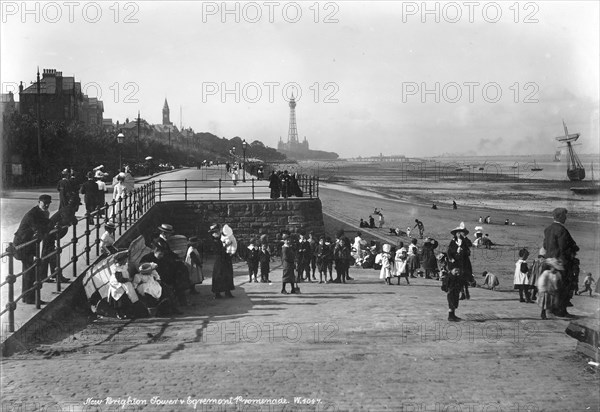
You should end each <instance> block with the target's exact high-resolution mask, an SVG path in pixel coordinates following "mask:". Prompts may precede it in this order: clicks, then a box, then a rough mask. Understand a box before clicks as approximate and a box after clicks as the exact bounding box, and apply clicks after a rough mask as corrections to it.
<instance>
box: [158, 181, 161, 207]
mask: <svg viewBox="0 0 600 412" xmlns="http://www.w3.org/2000/svg"><path fill="white" fill-rule="evenodd" d="M158 201H159V202H162V181H161V180H159V181H158Z"/></svg>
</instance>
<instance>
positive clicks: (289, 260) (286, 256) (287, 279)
mask: <svg viewBox="0 0 600 412" xmlns="http://www.w3.org/2000/svg"><path fill="white" fill-rule="evenodd" d="M295 258H296V253H295V252H294V249H293V248H292V247H291V246H285V245H284V246H283V247H282V248H281V263H282V265H283V277H282V278H281V281H282V282H283V283H295V282H296V276H295V275H294V269H295V265H294V261H295Z"/></svg>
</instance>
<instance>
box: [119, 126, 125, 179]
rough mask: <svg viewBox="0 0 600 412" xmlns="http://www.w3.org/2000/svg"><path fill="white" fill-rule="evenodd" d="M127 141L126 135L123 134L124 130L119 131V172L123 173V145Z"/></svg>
mask: <svg viewBox="0 0 600 412" xmlns="http://www.w3.org/2000/svg"><path fill="white" fill-rule="evenodd" d="M124 142H125V135H124V134H123V132H122V131H119V134H118V135H117V144H118V146H119V173H121V167H122V157H121V155H122V147H123V143H124Z"/></svg>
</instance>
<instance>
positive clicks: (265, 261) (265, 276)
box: [258, 243, 271, 283]
mask: <svg viewBox="0 0 600 412" xmlns="http://www.w3.org/2000/svg"><path fill="white" fill-rule="evenodd" d="M258 262H259V265H260V281H261V282H263V283H269V282H270V280H269V272H270V271H271V252H269V246H268V245H267V244H266V243H263V244H261V245H260V250H259V251H258Z"/></svg>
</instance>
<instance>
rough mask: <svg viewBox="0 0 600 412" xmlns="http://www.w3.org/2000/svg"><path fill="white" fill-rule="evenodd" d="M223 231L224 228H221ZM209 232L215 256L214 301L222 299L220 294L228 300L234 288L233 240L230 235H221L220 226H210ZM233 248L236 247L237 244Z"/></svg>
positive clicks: (213, 274)
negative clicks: (223, 293)
mask: <svg viewBox="0 0 600 412" xmlns="http://www.w3.org/2000/svg"><path fill="white" fill-rule="evenodd" d="M225 226H227V225H225ZM227 227H228V226H227ZM224 229H225V227H223V230H224ZM209 232H210V233H211V234H212V240H213V248H214V251H215V254H216V259H215V264H214V266H213V272H212V292H213V293H214V294H215V299H221V298H222V296H221V292H225V296H227V297H228V298H233V295H232V294H231V291H232V290H234V289H235V286H234V285H233V263H232V261H231V256H232V255H233V254H234V253H235V247H234V244H233V240H234V239H235V238H234V239H231V235H232V233H229V234H225V233H223V235H225V236H222V233H221V226H220V225H219V224H216V223H215V224H213V225H211V227H210V230H209ZM224 240H225V242H224ZM235 246H237V243H236V244H235ZM229 252H232V253H229Z"/></svg>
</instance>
